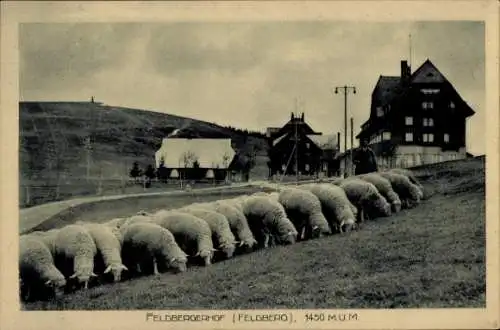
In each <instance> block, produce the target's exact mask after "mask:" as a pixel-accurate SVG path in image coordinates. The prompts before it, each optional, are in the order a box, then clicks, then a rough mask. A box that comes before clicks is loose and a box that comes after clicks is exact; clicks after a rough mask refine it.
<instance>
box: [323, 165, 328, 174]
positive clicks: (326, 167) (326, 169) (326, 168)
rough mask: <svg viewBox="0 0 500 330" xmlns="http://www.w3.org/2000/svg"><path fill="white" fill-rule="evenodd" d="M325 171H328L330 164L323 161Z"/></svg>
mask: <svg viewBox="0 0 500 330" xmlns="http://www.w3.org/2000/svg"><path fill="white" fill-rule="evenodd" d="M323 171H325V172H326V171H328V164H327V163H323Z"/></svg>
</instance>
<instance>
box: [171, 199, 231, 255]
mask: <svg viewBox="0 0 500 330" xmlns="http://www.w3.org/2000/svg"><path fill="white" fill-rule="evenodd" d="M178 211H181V212H186V213H189V214H192V215H194V216H196V217H198V218H200V219H203V220H205V221H206V222H207V223H208V226H209V227H210V230H211V231H212V242H213V243H214V244H216V246H217V247H216V248H217V249H221V250H222V251H223V253H224V255H225V257H226V258H231V257H232V256H233V254H234V251H235V249H236V247H235V244H236V238H235V237H234V235H233V233H232V232H231V228H230V227H229V222H228V220H227V218H226V217H225V216H224V215H222V214H220V213H218V212H214V211H210V210H207V209H204V207H203V206H200V205H198V206H196V205H190V206H187V207H183V208H180V209H178Z"/></svg>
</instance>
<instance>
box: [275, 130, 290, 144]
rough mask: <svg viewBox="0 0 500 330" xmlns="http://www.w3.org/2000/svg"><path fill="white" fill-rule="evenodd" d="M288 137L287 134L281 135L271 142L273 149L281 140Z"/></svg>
mask: <svg viewBox="0 0 500 330" xmlns="http://www.w3.org/2000/svg"><path fill="white" fill-rule="evenodd" d="M287 135H288V133H285V134H283V135H281V136H280V137H278V138H276V139H275V140H274V141H273V147H274V146H275V145H277V144H278V143H280V141H281V140H283V139H284V138H285V137H286V136H287Z"/></svg>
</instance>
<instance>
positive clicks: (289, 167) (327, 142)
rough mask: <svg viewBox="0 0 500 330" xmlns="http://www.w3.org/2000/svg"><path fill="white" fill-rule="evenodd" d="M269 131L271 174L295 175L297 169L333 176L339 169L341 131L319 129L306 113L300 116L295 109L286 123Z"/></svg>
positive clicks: (303, 173) (302, 172)
mask: <svg viewBox="0 0 500 330" xmlns="http://www.w3.org/2000/svg"><path fill="white" fill-rule="evenodd" d="M267 131H268V133H269V139H268V141H269V163H268V166H269V176H273V175H282V174H285V175H295V174H296V173H297V171H298V173H299V174H302V175H321V176H332V175H333V174H334V173H336V172H337V171H338V161H337V160H336V155H337V153H338V151H339V144H338V134H337V135H323V134H322V133H319V132H315V131H314V130H313V129H312V128H311V127H310V126H309V125H308V124H307V123H306V122H305V120H304V113H302V114H301V115H300V116H295V115H294V114H293V113H292V114H291V116H290V120H289V121H288V122H287V123H286V124H285V125H284V126H283V127H281V128H278V129H277V128H270V129H268V130H267ZM296 141H297V143H296ZM295 152H297V154H296V155H295ZM297 163H298V166H297Z"/></svg>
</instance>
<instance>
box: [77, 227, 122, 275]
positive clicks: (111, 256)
mask: <svg viewBox="0 0 500 330" xmlns="http://www.w3.org/2000/svg"><path fill="white" fill-rule="evenodd" d="M81 225H82V226H83V227H85V228H86V229H87V230H88V232H89V234H90V235H91V236H92V238H93V239H94V242H95V244H96V247H97V251H98V259H99V260H100V261H102V265H103V266H104V267H106V268H105V269H104V271H103V274H108V273H110V272H111V274H112V275H113V281H114V282H119V281H120V280H121V275H122V271H124V270H126V271H127V270H128V269H127V267H126V266H124V265H123V264H122V258H121V242H120V240H119V239H118V237H117V236H116V234H115V232H113V229H112V228H110V227H109V226H106V225H104V224H98V223H82V224H81ZM97 272H99V271H97Z"/></svg>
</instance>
